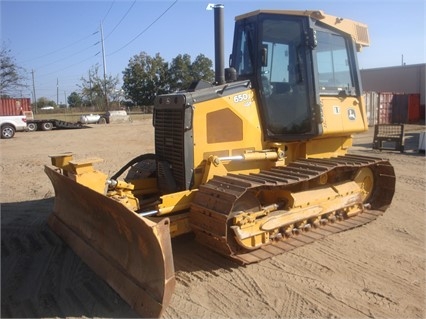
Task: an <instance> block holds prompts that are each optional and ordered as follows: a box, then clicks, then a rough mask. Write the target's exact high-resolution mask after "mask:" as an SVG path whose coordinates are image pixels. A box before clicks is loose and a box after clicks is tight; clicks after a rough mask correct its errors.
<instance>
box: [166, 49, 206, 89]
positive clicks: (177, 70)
mask: <svg viewBox="0 0 426 319" xmlns="http://www.w3.org/2000/svg"><path fill="white" fill-rule="evenodd" d="M212 66H213V62H212V61H211V60H210V59H209V58H207V57H206V56H205V55H203V54H199V55H198V56H197V57H196V58H195V60H194V62H191V56H190V55H188V54H184V55H182V54H179V55H178V56H177V57H176V58H174V59H173V60H172V62H171V64H170V68H169V81H170V90H171V91H179V90H185V89H187V88H188V87H189V86H190V85H191V83H192V82H194V81H199V80H204V81H206V82H209V83H213V81H214V71H213V70H212Z"/></svg>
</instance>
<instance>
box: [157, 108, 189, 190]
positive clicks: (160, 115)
mask: <svg viewBox="0 0 426 319" xmlns="http://www.w3.org/2000/svg"><path fill="white" fill-rule="evenodd" d="M184 115H185V113H184V109H183V107H180V108H176V107H175V108H170V109H169V108H167V109H157V110H156V111H155V118H154V123H155V153H156V154H157V156H158V158H159V160H161V161H167V162H168V163H169V164H170V168H171V171H172V175H173V177H174V179H175V182H176V185H177V188H178V190H185V189H186V182H185V156H184V154H185V147H184V145H185V141H184Z"/></svg>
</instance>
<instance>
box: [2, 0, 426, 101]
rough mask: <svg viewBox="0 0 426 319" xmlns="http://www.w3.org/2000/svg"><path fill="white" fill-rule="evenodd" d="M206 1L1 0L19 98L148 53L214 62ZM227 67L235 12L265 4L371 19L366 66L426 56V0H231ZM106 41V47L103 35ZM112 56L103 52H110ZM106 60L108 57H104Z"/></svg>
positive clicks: (58, 94)
mask: <svg viewBox="0 0 426 319" xmlns="http://www.w3.org/2000/svg"><path fill="white" fill-rule="evenodd" d="M209 3H212V2H209V1H208V0H207V1H204V0H203V1H200V0H197V1H195V0H157V1H148V0H110V1H101V0H92V1H90V0H89V1H87V0H85V1H81V0H74V1H65V0H55V1H38V0H37V1H36V0H32V1H21V0H12V1H7V0H0V18H1V29H0V30H1V37H0V41H1V43H2V45H4V46H5V47H6V48H7V49H9V50H10V55H11V56H12V57H13V58H14V60H15V63H16V64H17V65H18V66H20V67H22V68H23V69H24V70H25V72H24V75H25V76H26V77H27V81H26V82H27V84H28V88H27V89H23V90H22V91H20V92H17V96H15V97H30V98H33V79H34V87H35V92H36V97H37V99H38V98H40V97H45V98H48V99H49V100H53V101H55V102H59V103H60V104H63V103H65V102H66V97H67V96H68V95H69V94H70V93H72V92H80V87H79V85H81V83H82V77H84V78H86V79H88V74H89V70H90V69H93V68H94V67H95V66H96V65H98V67H99V75H101V76H103V68H104V65H105V68H106V73H107V75H111V76H113V77H115V76H118V77H119V79H120V87H121V84H122V72H123V71H124V70H125V68H126V67H127V66H128V64H129V60H130V59H131V58H132V57H134V56H135V55H138V54H139V53H141V52H146V53H147V54H149V55H150V56H154V55H155V54H156V53H159V54H160V56H161V57H163V58H164V60H165V61H167V62H171V61H172V59H173V58H175V57H176V56H177V55H179V54H189V55H190V56H191V58H192V61H193V60H194V59H195V58H196V56H197V55H199V54H204V55H205V56H207V57H208V58H210V59H211V60H212V61H213V62H214V20H213V18H214V13H213V11H207V10H206V7H207V5H208V4H209ZM213 3H216V4H218V3H220V4H223V5H224V8H225V9H224V13H225V17H224V20H225V61H226V64H225V67H227V66H228V65H227V61H228V58H227V57H228V56H229V54H230V53H231V48H232V38H233V30H234V21H235V20H234V18H235V16H238V15H240V14H243V13H247V12H250V11H254V10H257V9H281V10H307V9H308V10H323V11H324V12H325V13H326V14H330V15H334V16H338V17H344V18H348V19H351V20H355V21H359V22H362V23H365V24H367V25H368V28H369V35H370V42H371V43H370V47H367V48H364V49H363V51H362V52H361V53H359V54H358V61H359V66H360V68H361V69H370V68H378V67H387V66H398V65H401V64H402V63H405V64H407V65H410V64H418V63H425V62H426V52H425V42H426V26H425V17H426V0H387V1H385V0H329V1H319V0H316V1H315V0H314V1H304V0H281V1H278V0H275V1H259V0H258V1H254V0H231V1H227V0H223V1H219V2H213ZM101 31H102V32H101ZM102 39H103V40H104V41H103V43H104V50H102V41H101V40H102ZM103 52H104V56H105V59H103V54H102V53H103ZM104 61H105V64H104Z"/></svg>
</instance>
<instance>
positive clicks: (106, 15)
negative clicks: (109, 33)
mask: <svg viewBox="0 0 426 319" xmlns="http://www.w3.org/2000/svg"><path fill="white" fill-rule="evenodd" d="M114 3H115V0H114V1H113V2H112V3H111V5H110V6H109V9H108V11H107V13H106V14H105V16H104V18H103V19H102V22H104V21H105V19H106V18H107V17H108V15H109V12H110V11H111V8H112V6H113V5H114Z"/></svg>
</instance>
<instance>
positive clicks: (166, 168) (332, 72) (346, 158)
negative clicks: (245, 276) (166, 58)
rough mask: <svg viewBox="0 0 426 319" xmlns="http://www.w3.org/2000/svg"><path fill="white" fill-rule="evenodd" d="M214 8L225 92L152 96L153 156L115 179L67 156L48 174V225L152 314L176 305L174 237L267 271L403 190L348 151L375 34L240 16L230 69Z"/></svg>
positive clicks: (301, 19) (302, 17)
mask: <svg viewBox="0 0 426 319" xmlns="http://www.w3.org/2000/svg"><path fill="white" fill-rule="evenodd" d="M213 8H214V25H215V83H213V84H210V83H206V82H203V81H195V82H193V84H192V85H191V86H190V87H189V88H188V89H187V90H185V91H179V92H174V93H170V94H165V95H161V96H157V97H156V99H155V102H154V112H153V126H154V129H155V133H154V135H155V153H153V154H143V155H140V156H138V157H137V158H135V159H133V160H131V161H129V163H127V164H126V165H124V166H123V168H121V169H120V170H119V171H118V172H117V173H116V174H114V175H113V176H110V177H109V176H107V175H106V174H104V173H102V172H100V171H97V170H96V169H95V168H94V163H95V160H90V159H89V160H75V159H74V158H73V155H72V154H71V153H66V154H59V155H55V156H51V161H52V165H48V166H46V167H45V171H46V173H47V175H48V176H49V178H50V179H51V181H52V184H53V187H54V189H55V203H54V208H53V213H52V214H51V216H50V218H49V225H50V227H51V228H52V229H53V230H54V231H55V232H56V233H57V234H58V235H59V236H60V237H62V238H63V239H64V240H65V241H66V242H67V243H68V244H69V245H70V246H71V247H72V249H73V250H74V251H75V252H76V253H77V254H78V255H79V256H80V257H81V258H82V259H83V260H84V261H85V262H86V263H87V264H88V265H89V266H90V267H91V268H92V269H93V270H94V271H95V272H96V273H97V274H99V275H100V276H101V277H102V278H103V279H104V280H105V281H106V282H108V283H109V285H110V286H111V287H113V288H114V289H115V290H116V291H117V292H118V293H119V294H120V295H121V296H122V298H123V299H124V300H126V302H128V303H129V305H130V306H131V307H132V308H133V309H134V310H135V311H136V312H137V313H138V314H139V315H141V316H143V317H159V316H161V314H162V312H163V310H164V309H165V308H166V307H167V305H168V304H169V302H170V299H171V296H172V294H173V290H174V287H175V275H174V265H173V254H172V246H171V239H172V238H173V237H176V236H179V235H182V234H186V233H189V232H193V233H194V234H195V239H196V240H197V241H199V242H200V243H201V244H202V245H205V246H207V247H208V248H210V249H212V250H214V251H216V252H218V253H219V254H222V255H224V256H227V257H229V258H231V259H233V260H235V261H236V262H238V263H241V264H249V263H253V262H260V261H261V260H263V259H266V258H270V257H273V256H276V255H278V254H282V253H284V252H286V251H288V250H290V249H293V248H295V247H299V246H301V245H304V244H307V243H310V242H313V241H315V240H318V239H321V238H323V237H324V236H327V235H329V234H333V233H337V232H341V231H345V230H348V229H351V228H354V227H357V226H360V225H363V224H365V223H368V222H370V221H372V220H374V219H376V218H377V217H378V216H379V215H381V214H382V213H383V212H384V211H385V210H386V208H387V207H388V206H389V205H390V203H391V201H392V197H393V194H394V191H395V173H394V169H393V167H392V166H391V164H390V163H389V162H388V161H387V160H384V159H379V158H374V157H365V156H359V155H353V154H350V153H348V149H349V148H350V147H351V145H352V135H353V134H354V133H358V132H363V131H365V130H367V129H368V126H367V114H366V110H365V106H364V99H363V96H362V87H361V82H360V75H359V69H358V65H357V56H356V54H357V52H359V51H360V50H361V48H362V47H364V46H367V45H369V36H368V31H367V27H366V25H364V24H361V23H358V22H354V21H351V20H347V19H344V18H338V17H334V16H330V15H327V14H325V13H324V12H322V11H269V10H259V11H254V12H250V13H247V14H244V15H240V16H237V17H236V19H235V31H234V42H233V47H232V54H231V55H230V58H229V67H228V68H226V69H225V68H224V57H223V56H224V54H223V51H224V50H223V47H224V46H223V42H224V40H223V38H224V37H223V33H224V29H223V10H224V8H223V6H222V5H214V7H213ZM218 258H219V257H218Z"/></svg>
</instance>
